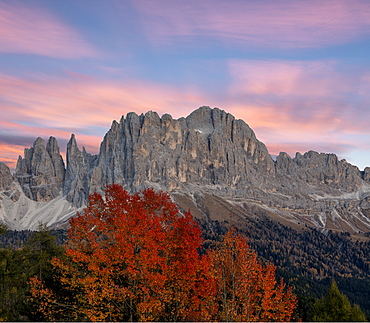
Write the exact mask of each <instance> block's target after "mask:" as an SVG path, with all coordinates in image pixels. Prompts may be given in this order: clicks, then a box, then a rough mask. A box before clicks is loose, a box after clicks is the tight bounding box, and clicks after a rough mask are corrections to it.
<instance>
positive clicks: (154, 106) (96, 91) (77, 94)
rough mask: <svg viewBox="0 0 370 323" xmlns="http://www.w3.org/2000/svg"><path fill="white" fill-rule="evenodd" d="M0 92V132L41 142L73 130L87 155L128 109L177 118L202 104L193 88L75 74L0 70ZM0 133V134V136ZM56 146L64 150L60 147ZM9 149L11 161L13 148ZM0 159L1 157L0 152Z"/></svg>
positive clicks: (63, 137) (63, 138) (60, 137)
mask: <svg viewBox="0 0 370 323" xmlns="http://www.w3.org/2000/svg"><path fill="white" fill-rule="evenodd" d="M0 92H1V93H3V95H2V104H1V112H2V115H3V116H4V117H3V118H2V120H0V129H2V133H5V134H7V136H8V137H12V136H13V137H14V136H15V137H16V136H21V137H22V138H24V137H32V138H34V139H36V137H38V136H40V137H42V138H44V140H45V141H46V140H47V139H48V138H49V136H54V137H56V138H57V139H58V141H59V142H61V141H63V142H66V141H67V140H69V138H70V136H71V133H75V134H76V138H77V142H78V145H79V147H80V148H82V146H85V148H86V150H87V151H88V152H89V153H93V154H96V153H98V149H99V145H100V142H101V141H102V139H103V136H104V134H105V133H106V132H107V130H108V129H109V127H110V125H111V123H112V121H113V120H119V119H120V118H121V116H122V115H125V114H127V113H128V112H131V111H134V112H137V113H138V114H141V113H145V112H147V111H148V110H153V111H156V112H158V113H159V114H160V115H162V114H164V113H170V114H172V115H173V116H174V118H178V117H182V116H184V115H185V116H186V115H187V114H189V113H190V112H191V111H193V110H194V109H195V108H197V107H198V106H199V102H202V101H203V102H204V103H206V102H205V101H204V100H203V99H202V97H201V96H199V95H198V94H196V92H195V91H189V92H188V91H185V92H182V91H181V90H177V89H175V88H173V87H170V86H166V85H160V84H152V83H148V82H141V81H134V80H130V81H129V82H124V81H120V82H117V81H109V80H101V79H100V80H97V79H94V78H91V77H84V76H83V75H78V74H70V75H69V77H68V78H65V79H51V78H42V79H32V80H30V79H22V78H16V77H12V76H8V75H1V74H0ZM1 137H2V136H1V133H0V140H1ZM5 143H6V140H5ZM59 146H60V148H61V150H62V151H63V152H64V151H65V146H62V145H61V144H59ZM26 148H27V146H26ZM13 152H14V154H13V158H14V160H16V159H17V158H18V150H14V151H13ZM7 154H8V153H7ZM9 154H10V152H9ZM9 154H8V155H9ZM9 156H10V155H9ZM0 158H3V159H4V157H3V153H1V155H0ZM13 163H14V162H13Z"/></svg>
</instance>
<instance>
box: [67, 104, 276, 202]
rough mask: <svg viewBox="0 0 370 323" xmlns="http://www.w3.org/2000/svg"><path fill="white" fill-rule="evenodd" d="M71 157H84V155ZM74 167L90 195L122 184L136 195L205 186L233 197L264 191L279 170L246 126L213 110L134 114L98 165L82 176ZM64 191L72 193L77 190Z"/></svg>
mask: <svg viewBox="0 0 370 323" xmlns="http://www.w3.org/2000/svg"><path fill="white" fill-rule="evenodd" d="M69 145H70V144H69ZM68 147H69V146H68ZM69 151H72V149H70V148H68V149H67V152H69ZM73 151H75V150H73ZM71 155H73V156H82V155H81V153H80V152H73V153H71ZM76 158H80V159H81V157H76ZM85 163H86V160H84V161H79V162H77V163H76V164H77V165H80V167H81V166H82V165H85ZM89 163H90V164H89ZM70 164H71V162H70V161H69V160H68V157H67V175H68V176H69V177H72V175H69V174H76V173H78V177H77V178H76V177H75V180H76V187H78V188H79V189H80V190H84V192H86V193H88V192H90V191H101V190H102V189H103V188H104V186H105V185H107V184H111V183H119V184H122V185H124V186H125V187H126V188H127V189H129V190H131V191H135V190H140V189H143V188H145V187H147V186H157V187H158V188H161V189H164V190H168V191H172V190H175V189H184V190H191V187H192V186H203V187H207V188H208V189H210V190H214V191H218V192H219V194H224V195H225V194H226V195H230V196H231V195H232V194H231V193H228V192H230V191H231V188H235V189H238V188H242V189H244V188H245V185H247V184H248V185H253V186H257V187H258V186H261V185H263V184H264V183H266V182H267V181H268V177H269V176H270V175H271V174H273V173H274V171H275V169H274V162H273V160H272V158H271V156H270V155H269V153H268V151H267V149H266V147H265V145H264V144H263V143H261V142H260V141H258V140H257V138H256V136H255V134H254V132H253V131H252V130H251V129H250V128H249V127H248V125H247V124H246V123H245V122H243V121H241V120H235V118H234V117H233V116H232V115H230V114H228V113H226V112H225V111H221V110H219V109H217V108H216V109H210V108H209V107H202V108H199V109H198V110H196V111H194V112H193V113H192V114H190V115H189V116H188V117H187V118H181V119H178V120H174V119H173V118H172V117H171V116H170V115H168V114H165V115H163V117H162V118H160V117H159V116H158V114H157V113H156V112H151V111H150V112H147V113H146V114H145V115H141V116H138V115H137V114H135V113H129V114H128V115H127V116H126V118H124V117H122V119H121V120H120V122H119V123H118V122H116V121H114V122H113V124H112V127H111V129H110V130H109V131H108V133H107V134H106V136H105V137H104V140H103V142H102V144H101V147H100V153H99V155H98V156H97V160H94V163H93V164H91V161H89V162H88V165H87V167H83V166H82V168H80V169H79V170H78V172H77V170H76V169H73V167H72V166H71V167H70V166H69V165H70ZM66 182H67V181H66ZM65 188H66V192H68V191H70V189H71V188H72V187H70V186H68V187H66V186H65ZM84 188H85V189H84ZM74 191H76V190H75V189H74ZM69 196H70V195H69ZM72 201H74V202H76V200H75V199H74V198H73V199H72ZM79 202H81V199H79V198H78V199H77V205H79Z"/></svg>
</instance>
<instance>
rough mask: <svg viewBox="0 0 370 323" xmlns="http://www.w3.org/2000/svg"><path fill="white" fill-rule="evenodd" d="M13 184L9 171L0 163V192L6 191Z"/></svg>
mask: <svg viewBox="0 0 370 323" xmlns="http://www.w3.org/2000/svg"><path fill="white" fill-rule="evenodd" d="M12 182H13V176H12V174H11V173H10V169H9V167H8V166H6V165H5V164H4V163H1V162H0V191H2V190H5V189H7V188H8V187H9V186H10V185H11V184H12Z"/></svg>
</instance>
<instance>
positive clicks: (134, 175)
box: [0, 107, 370, 231]
mask: <svg viewBox="0 0 370 323" xmlns="http://www.w3.org/2000/svg"><path fill="white" fill-rule="evenodd" d="M4 166H5V165H1V164H0V175H1V176H0V189H1V188H3V189H5V187H7V186H9V185H10V184H11V183H12V181H13V178H12V176H11V174H10V172H9V170H8V169H6V166H5V167H4ZM14 179H15V181H16V182H17V185H18V184H19V185H18V186H17V187H20V190H21V191H22V194H25V195H26V196H27V197H28V198H30V199H31V200H34V201H44V202H47V201H54V200H56V197H58V198H61V199H64V200H65V201H67V202H66V203H70V205H71V207H72V208H75V209H76V208H79V207H82V206H84V205H86V203H87V199H88V196H89V194H91V193H93V192H99V193H101V192H102V191H103V190H104V188H105V186H106V185H108V184H112V183H117V184H121V185H123V186H124V187H125V188H126V189H127V190H129V191H131V192H135V191H138V190H142V189H144V188H146V187H154V188H156V189H162V190H166V191H168V192H170V194H172V196H176V199H177V200H182V201H193V200H195V201H197V197H199V196H208V197H209V198H210V197H212V198H211V199H212V200H213V201H214V200H215V199H216V200H218V202H217V203H219V204H220V205H221V204H222V205H224V206H225V209H229V208H230V209H238V214H239V215H240V214H242V213H243V212H245V214H249V213H248V212H250V210H251V209H258V210H260V212H262V213H263V212H267V213H269V214H275V215H276V216H278V217H280V218H282V219H284V221H291V222H295V223H302V224H305V225H310V226H316V227H321V228H337V229H341V230H349V231H351V230H352V231H367V230H370V202H369V201H370V167H368V168H366V169H365V170H364V171H363V172H360V171H359V169H358V168H357V167H355V166H353V165H351V164H349V163H347V162H346V161H345V160H339V159H338V157H337V156H336V155H334V154H326V153H318V152H314V151H309V152H306V153H305V154H303V155H302V154H300V153H297V154H296V156H295V157H294V158H292V157H290V156H289V155H288V154H286V153H283V152H282V153H280V154H279V155H278V156H277V158H276V160H275V161H274V160H273V159H272V157H271V156H270V154H269V153H268V151H267V149H266V146H265V145H264V144H263V143H262V142H260V141H259V140H258V139H257V138H256V136H255V134H254V132H253V130H252V129H251V128H250V127H249V126H248V125H247V124H246V123H245V122H244V121H242V120H237V119H235V118H234V117H233V116H232V115H231V114H229V113H226V112H225V111H222V110H220V109H217V108H214V109H211V108H209V107H201V108H199V109H197V110H195V111H194V112H192V113H191V114H190V115H189V116H187V117H185V118H180V119H173V118H172V117H171V116H170V115H168V114H164V115H163V116H162V117H160V116H159V115H158V114H157V113H156V112H153V111H149V112H147V113H145V114H141V115H137V114H136V113H133V112H131V113H128V114H127V115H126V117H125V116H122V118H121V119H120V121H119V122H117V121H113V123H112V126H111V128H110V129H109V131H108V132H107V134H106V135H105V137H104V139H103V141H102V143H101V145H100V151H99V154H98V155H91V154H89V153H87V152H86V150H85V148H82V150H80V149H79V148H78V145H77V141H76V138H75V136H74V135H72V136H71V139H70V140H69V142H68V144H67V160H66V167H65V165H64V162H63V159H62V157H61V155H60V153H59V148H58V145H57V142H56V139H55V138H53V137H50V139H49V141H48V142H47V145H46V147H45V146H44V141H43V140H42V139H41V138H38V139H37V140H36V141H35V143H34V144H33V147H31V148H29V149H25V151H24V157H23V158H22V157H19V160H18V163H17V167H16V172H15V175H14ZM14 183H15V182H14ZM17 192H18V191H17ZM5 193H6V192H5ZM5 193H4V194H5ZM7 194H8V195H9V196H8V195H7V196H8V197H9V199H10V200H9V201H8V200H7V203H8V204H9V205H11V203H13V202H14V201H17V200H18V199H19V198H22V197H20V196H18V195H19V192H18V193H17V195H14V194H15V193H14V192H12V191H10V190H8V191H7ZM184 194H185V195H186V197H185V195H184ZM5 195H6V194H5ZM5 199H6V198H5ZM11 201H12V202H11ZM58 203H59V202H58ZM189 203H193V202H189ZM212 203H213V202H212ZM230 203H231V204H232V205H234V206H233V207H230V206H227V205H228V204H230ZM231 204H230V205H231ZM61 205H63V208H65V207H66V206H65V204H61ZM184 207H186V206H185V205H184ZM194 207H195V206H194ZM209 209H212V208H211V207H210V208H209ZM243 210H244V211H243ZM66 212H67V211H66ZM68 212H69V213H68V214H70V213H71V212H72V213H73V210H71V209H68ZM202 212H203V211H201V212H200V214H202ZM240 212H241V213H240ZM24 213H25V214H28V213H27V212H24ZM203 213H204V212H203ZM0 216H1V214H0ZM32 216H33V215H32ZM206 216H207V217H208V216H211V215H210V214H208V213H207V214H206ZM240 216H241V215H240ZM243 216H244V215H243ZM36 218H37V217H36V216H35V219H36ZM65 220H66V218H63V220H62V219H61V220H60V221H65ZM53 221H54V222H53V223H54V225H57V224H56V223H57V220H56V219H55V218H54V219H53ZM27 223H28V222H27Z"/></svg>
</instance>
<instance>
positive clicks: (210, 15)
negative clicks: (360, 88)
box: [132, 0, 370, 49]
mask: <svg viewBox="0 0 370 323" xmlns="http://www.w3.org/2000/svg"><path fill="white" fill-rule="evenodd" d="M132 3H133V5H134V6H136V7H137V8H138V10H139V12H140V13H141V14H142V22H143V25H144V27H145V28H146V29H145V30H146V32H147V35H148V37H149V39H150V40H151V41H153V43H154V44H157V45H163V44H170V43H172V42H175V41H176V37H178V36H183V37H196V36H206V37H208V38H209V37H214V38H215V39H218V41H221V42H225V43H227V44H229V45H230V44H235V45H242V46H256V47H263V48H265V47H273V48H275V49H276V48H281V49H290V48H308V47H313V48H315V47H326V46H331V45H337V44H341V43H343V42H348V41H350V42H351V41H353V40H355V39H361V38H363V37H368V36H369V35H370V15H369V14H368V13H369V12H370V3H369V2H368V1H363V0H354V1H350V2H349V1H346V0H328V1H321V0H312V1H305V0H302V1H297V0H284V1H279V2H276V1H273V0H266V1H228V2H226V1H221V0H218V1H214V0H212V1H210V0H205V1H196V0H190V1H186V2H181V3H178V2H173V1H170V0H166V1H161V2H160V3H158V2H153V1H150V0H144V1H132Z"/></svg>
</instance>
